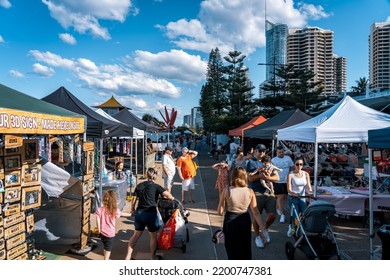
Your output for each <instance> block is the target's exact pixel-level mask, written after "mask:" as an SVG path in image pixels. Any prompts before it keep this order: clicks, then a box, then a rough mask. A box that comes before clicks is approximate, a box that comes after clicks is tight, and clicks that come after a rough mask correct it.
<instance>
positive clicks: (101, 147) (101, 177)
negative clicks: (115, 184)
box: [99, 138, 103, 207]
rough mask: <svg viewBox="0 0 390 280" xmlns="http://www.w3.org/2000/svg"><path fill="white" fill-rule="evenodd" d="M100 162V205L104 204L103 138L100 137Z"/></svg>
mask: <svg viewBox="0 0 390 280" xmlns="http://www.w3.org/2000/svg"><path fill="white" fill-rule="evenodd" d="M99 146H100V160H99V161H100V163H99V207H100V206H101V205H102V196H103V185H102V181H103V138H100V145H99Z"/></svg>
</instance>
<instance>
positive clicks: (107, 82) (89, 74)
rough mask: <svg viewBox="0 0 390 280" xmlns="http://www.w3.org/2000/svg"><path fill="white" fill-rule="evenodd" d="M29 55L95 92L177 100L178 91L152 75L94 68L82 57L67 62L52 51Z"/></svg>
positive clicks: (119, 67) (118, 67)
mask: <svg viewBox="0 0 390 280" xmlns="http://www.w3.org/2000/svg"><path fill="white" fill-rule="evenodd" d="M29 54H30V55H31V56H32V57H33V58H34V59H35V60H37V61H39V62H42V63H45V64H47V65H48V66H50V67H59V68H63V69H66V70H68V71H70V72H72V73H73V74H74V75H75V76H76V77H77V78H78V79H79V80H80V81H82V82H83V83H85V84H86V85H87V86H88V87H89V88H91V89H93V90H94V91H96V92H99V91H103V92H106V93H109V92H114V93H115V94H118V95H122V96H126V95H132V94H133V95H137V96H138V95H152V96H158V97H163V98H178V97H180V96H181V90H180V88H178V87H176V86H175V85H174V84H172V83H171V82H169V81H167V80H165V79H161V78H158V77H154V76H153V75H150V74H147V73H142V72H136V71H134V70H133V69H131V68H130V67H128V66H124V65H116V64H113V65H96V64H95V63H94V62H93V61H91V60H89V59H85V58H78V59H66V58H62V57H61V56H59V55H57V54H53V53H51V52H40V51H38V50H31V51H30V52H29Z"/></svg>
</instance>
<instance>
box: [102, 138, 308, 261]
mask: <svg viewBox="0 0 390 280" xmlns="http://www.w3.org/2000/svg"><path fill="white" fill-rule="evenodd" d="M202 141H204V140H203V138H199V139H197V140H195V142H193V144H192V147H194V148H195V149H194V150H190V149H189V147H188V146H187V144H186V141H185V140H183V141H182V144H183V143H184V146H182V145H181V144H180V142H179V141H177V142H175V144H173V145H167V146H166V148H165V150H164V154H163V155H162V158H161V163H162V170H161V173H162V174H161V175H160V174H158V172H157V171H156V169H154V168H149V169H148V170H147V180H146V181H144V182H142V183H140V184H138V185H137V187H136V188H135V191H134V193H133V196H134V197H135V199H133V201H132V206H131V212H132V213H131V214H132V215H134V225H135V231H134V234H133V235H132V236H131V238H130V239H129V243H128V251H127V255H126V259H132V252H133V249H134V247H135V246H136V243H137V241H138V240H139V238H140V236H141V235H142V233H143V231H144V230H145V228H147V230H148V232H149V237H150V244H149V246H150V253H151V259H160V258H161V257H160V256H158V255H156V254H155V252H156V248H157V232H158V230H159V227H158V225H157V223H156V220H157V218H158V216H157V201H158V199H159V197H164V198H166V199H169V200H174V197H173V196H172V194H171V192H172V187H173V181H174V177H175V175H178V177H179V178H180V181H181V203H182V204H183V205H184V204H187V203H195V201H194V199H193V191H194V189H195V184H194V178H195V176H196V174H197V165H196V163H195V162H194V160H193V159H194V158H195V157H196V156H197V155H198V151H197V150H196V149H203V144H200V145H199V146H198V145H197V143H202ZM228 145H229V153H226V150H225V151H222V150H220V153H219V156H220V155H225V157H224V158H223V159H222V160H221V161H219V162H217V163H216V164H214V165H212V166H211V167H212V168H213V169H215V170H216V171H217V172H218V176H217V180H216V184H215V188H216V189H217V190H218V193H219V203H218V209H217V212H218V213H219V214H221V215H224V218H223V232H224V235H225V249H226V253H227V256H228V259H251V258H252V251H251V250H252V249H251V248H252V246H251V244H252V228H253V231H254V233H255V238H254V243H255V245H256V246H257V247H258V248H264V247H265V246H266V244H267V243H269V242H271V235H270V231H269V229H270V227H271V226H272V224H273V223H274V221H275V219H276V217H277V216H279V222H280V223H285V222H286V220H287V219H286V216H287V218H290V221H289V227H288V231H287V235H288V236H291V235H292V234H293V233H294V223H292V221H293V220H294V219H295V217H294V216H291V214H288V215H287V213H285V204H286V201H288V204H289V206H290V208H291V205H292V204H293V205H294V206H295V208H296V209H297V210H298V212H303V211H304V209H305V205H306V203H305V200H304V199H303V198H301V196H303V195H305V191H306V192H311V191H312V190H311V185H310V178H309V174H308V173H307V172H305V171H303V170H302V167H303V163H304V159H303V158H301V157H298V158H295V159H294V161H293V159H292V158H291V157H290V156H288V155H285V153H284V147H282V146H278V147H277V149H276V156H275V157H273V158H271V157H270V156H268V155H267V154H266V153H267V147H266V146H265V145H263V144H258V145H256V146H255V147H253V148H251V149H250V150H249V152H248V153H247V155H244V152H243V149H242V148H241V147H240V146H239V145H238V144H236V143H235V142H234V141H230V142H229V143H228ZM225 147H226V145H225ZM179 149H180V153H178V150H179ZM211 152H212V150H211ZM218 159H219V158H218ZM116 169H117V171H116V173H115V176H116V177H118V178H119V177H121V175H122V174H123V166H122V165H120V164H118V166H117V168H116ZM157 176H162V178H163V182H164V183H163V186H160V185H158V184H156V183H155V179H156V177H157ZM106 195H107V197H105V198H103V206H102V207H101V208H99V210H98V211H97V214H96V215H97V219H98V225H99V232H100V234H101V237H102V242H103V244H104V259H109V256H110V251H111V248H112V240H113V238H114V237H115V231H114V232H113V229H115V220H116V218H118V217H119V216H120V215H121V214H122V213H121V212H120V211H119V210H118V209H117V208H116V207H114V204H115V197H113V196H114V195H113V194H112V192H110V193H108V192H107V193H106ZM108 195H109V196H108ZM187 195H188V197H187ZM136 205H137V206H136ZM263 211H265V213H266V215H265V220H264V222H263V220H262V216H261V214H262V212H263Z"/></svg>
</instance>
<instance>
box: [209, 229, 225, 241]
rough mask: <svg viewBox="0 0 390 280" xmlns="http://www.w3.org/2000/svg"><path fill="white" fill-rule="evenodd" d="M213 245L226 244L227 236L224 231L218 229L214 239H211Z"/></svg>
mask: <svg viewBox="0 0 390 280" xmlns="http://www.w3.org/2000/svg"><path fill="white" fill-rule="evenodd" d="M211 241H213V243H215V244H224V243H225V234H224V233H223V231H222V229H217V230H216V231H215V232H214V234H213V238H212V239H211Z"/></svg>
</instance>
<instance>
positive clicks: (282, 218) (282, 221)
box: [279, 215, 286, 224]
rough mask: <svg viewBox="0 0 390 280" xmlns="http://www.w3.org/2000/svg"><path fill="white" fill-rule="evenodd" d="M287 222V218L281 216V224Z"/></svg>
mask: <svg viewBox="0 0 390 280" xmlns="http://www.w3.org/2000/svg"><path fill="white" fill-rule="evenodd" d="M285 221H286V216H284V215H281V216H280V220H279V222H280V223H281V224H284V222H285Z"/></svg>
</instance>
